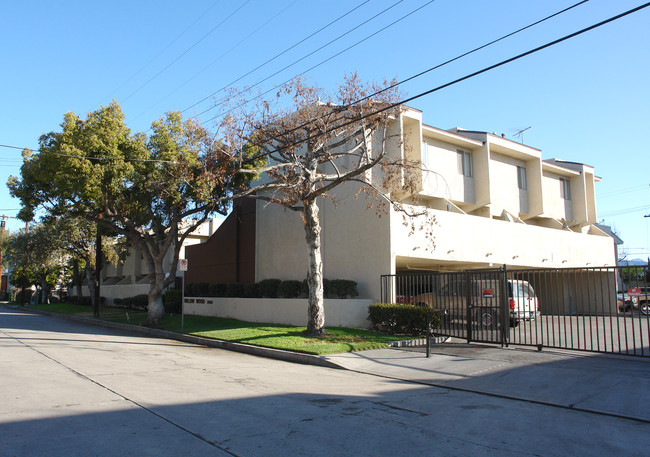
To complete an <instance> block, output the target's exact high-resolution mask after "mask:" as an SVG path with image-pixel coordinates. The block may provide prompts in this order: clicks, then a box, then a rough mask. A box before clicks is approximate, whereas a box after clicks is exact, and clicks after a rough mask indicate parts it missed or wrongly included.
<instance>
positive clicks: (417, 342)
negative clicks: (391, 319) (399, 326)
mask: <svg viewBox="0 0 650 457" xmlns="http://www.w3.org/2000/svg"><path fill="white" fill-rule="evenodd" d="M450 339H451V337H449V336H432V337H430V338H429V341H430V342H431V344H443V343H446V342H447V341H449V340H450ZM426 344H427V339H426V338H416V339H414V340H401V341H393V342H391V343H388V346H389V347H391V348H406V347H421V346H426Z"/></svg>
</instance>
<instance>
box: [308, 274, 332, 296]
mask: <svg viewBox="0 0 650 457" xmlns="http://www.w3.org/2000/svg"><path fill="white" fill-rule="evenodd" d="M307 296H309V286H307ZM323 296H324V297H325V298H332V297H333V296H334V293H333V292H332V281H330V280H329V279H327V278H323Z"/></svg>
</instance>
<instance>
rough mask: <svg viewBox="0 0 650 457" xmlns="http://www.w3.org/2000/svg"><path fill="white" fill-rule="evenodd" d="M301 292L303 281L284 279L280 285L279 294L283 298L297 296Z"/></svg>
mask: <svg viewBox="0 0 650 457" xmlns="http://www.w3.org/2000/svg"><path fill="white" fill-rule="evenodd" d="M300 294H302V282H300V281H295V280H289V281H282V282H281V283H280V285H279V286H278V295H279V296H280V297H282V298H296V297H299V296H300Z"/></svg>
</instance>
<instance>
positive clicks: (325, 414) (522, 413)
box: [0, 308, 650, 457]
mask: <svg viewBox="0 0 650 457" xmlns="http://www.w3.org/2000/svg"><path fill="white" fill-rule="evenodd" d="M434 357H435V355H434ZM441 357H442V356H441ZM441 360H442V359H441ZM0 365H1V367H2V368H1V375H0V455H2V456H30V457H31V456H41V455H47V456H53V457H54V456H93V455H97V456H181V455H182V456H194V455H201V456H211V455H215V456H222V455H231V456H286V455H300V456H303V455H304V456H310V455H319V456H322V455H328V456H339V455H340V456H347V455H357V456H401V455H426V456H429V455H431V456H456V455H471V456H484V455H485V456H532V455H544V456H546V455H549V456H554V455H557V456H566V455H602V456H612V455H625V456H645V455H648V450H649V449H650V424H649V423H648V422H647V421H643V420H631V419H625V418H621V417H614V416H610V415H606V414H598V413H593V412H587V411H579V410H571V409H567V408H560V407H555V406H549V405H544V404H539V403H534V402H529V401H523V400H516V399H508V398H502V397H498V396H494V395H485V394H481V393H473V392H468V391H460V390H457V389H446V388H443V387H431V386H426V385H422V384H421V383H415V382H407V381H401V380H397V379H390V378H387V377H382V376H376V375H371V374H366V373H360V372H355V371H347V370H340V369H333V368H325V367H318V366H309V365H301V364H296V363H289V362H284V361H279V360H273V359H268V358H264V357H257V356H253V355H247V354H242V353H238V352H231V351H226V350H222V349H215V348H207V347H202V346H198V345H193V344H188V343H182V342H177V341H172V340H166V339H159V338H153V337H150V336H144V335H140V334H136V333H131V332H128V331H121V330H115V329H108V328H102V327H96V326H91V325H86V324H83V323H79V322H73V321H69V320H64V319H60V318H56V317H50V316H44V315H40V314H32V313H29V312H22V311H17V310H11V309H8V308H0ZM473 376H476V377H480V376H481V374H480V373H474V374H473ZM494 382H498V378H497V379H495V380H494Z"/></svg>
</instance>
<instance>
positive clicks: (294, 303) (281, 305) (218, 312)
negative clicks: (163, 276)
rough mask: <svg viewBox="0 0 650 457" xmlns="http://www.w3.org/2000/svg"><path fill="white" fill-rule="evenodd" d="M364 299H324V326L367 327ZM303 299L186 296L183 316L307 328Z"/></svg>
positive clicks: (367, 303)
mask: <svg viewBox="0 0 650 457" xmlns="http://www.w3.org/2000/svg"><path fill="white" fill-rule="evenodd" d="M372 302H373V301H372V300H368V299H345V300H337V299H325V326H327V327H352V328H369V327H370V321H369V320H368V306H369V305H370V304H371V303H372ZM307 304H308V303H307V299H306V298H304V299H301V298H295V299H286V298H222V297H219V298H195V297H186V298H185V305H184V312H185V314H196V315H199V316H216V317H228V318H231V319H238V320H242V321H247V322H263V323H268V324H285V325H299V326H306V325H307V319H308V317H307Z"/></svg>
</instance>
